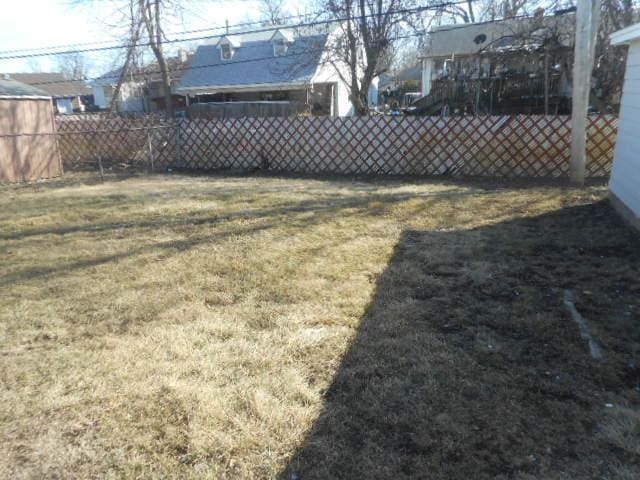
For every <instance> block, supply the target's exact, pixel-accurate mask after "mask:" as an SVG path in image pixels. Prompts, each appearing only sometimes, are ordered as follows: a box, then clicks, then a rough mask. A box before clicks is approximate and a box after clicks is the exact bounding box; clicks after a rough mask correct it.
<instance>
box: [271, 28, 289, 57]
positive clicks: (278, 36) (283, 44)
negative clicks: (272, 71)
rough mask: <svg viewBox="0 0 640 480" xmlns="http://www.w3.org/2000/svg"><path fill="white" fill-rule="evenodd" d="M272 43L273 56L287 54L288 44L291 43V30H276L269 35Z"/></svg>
mask: <svg viewBox="0 0 640 480" xmlns="http://www.w3.org/2000/svg"><path fill="white" fill-rule="evenodd" d="M271 43H272V44H273V56H274V57H282V56H284V55H286V54H287V50H288V48H289V45H291V44H292V43H293V32H291V30H276V31H275V32H274V33H273V35H272V36H271Z"/></svg>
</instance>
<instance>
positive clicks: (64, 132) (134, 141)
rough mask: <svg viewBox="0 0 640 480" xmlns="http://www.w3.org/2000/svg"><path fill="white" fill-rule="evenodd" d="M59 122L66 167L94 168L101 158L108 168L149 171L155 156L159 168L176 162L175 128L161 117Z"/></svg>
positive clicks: (102, 117)
mask: <svg viewBox="0 0 640 480" xmlns="http://www.w3.org/2000/svg"><path fill="white" fill-rule="evenodd" d="M56 123H57V131H58V134H59V135H58V144H59V146H60V151H61V155H62V159H63V162H64V164H65V168H70V169H76V168H92V169H93V168H95V167H96V164H97V162H98V159H100V160H101V161H102V163H103V165H105V166H110V165H115V164H125V165H133V166H140V167H145V168H148V167H150V165H151V157H152V155H153V157H154V163H155V164H157V166H158V168H166V167H167V166H168V165H171V164H173V163H174V159H175V156H176V151H177V146H176V135H175V126H174V124H173V122H166V121H165V120H163V119H161V118H160V117H157V116H153V115H148V116H135V117H134V116H131V117H122V116H111V115H104V114H102V115H96V114H90V115H86V116H85V115H69V116H60V117H58V118H57V122H56ZM150 144H151V148H150ZM150 152H151V153H150Z"/></svg>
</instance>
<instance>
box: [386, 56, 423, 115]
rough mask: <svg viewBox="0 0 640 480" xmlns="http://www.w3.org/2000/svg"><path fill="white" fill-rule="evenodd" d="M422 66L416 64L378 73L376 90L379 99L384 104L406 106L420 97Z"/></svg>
mask: <svg viewBox="0 0 640 480" xmlns="http://www.w3.org/2000/svg"><path fill="white" fill-rule="evenodd" d="M421 80H422V67H421V65H420V64H416V65H414V66H412V67H406V68H403V69H401V70H391V71H390V72H387V73H383V74H382V75H380V82H379V84H378V92H379V93H380V101H381V102H382V103H384V104H385V105H389V106H391V107H394V106H396V105H394V104H397V106H400V107H406V106H407V105H410V104H411V103H412V102H413V101H414V100H415V99H416V98H418V97H420V93H418V92H419V91H420V82H421Z"/></svg>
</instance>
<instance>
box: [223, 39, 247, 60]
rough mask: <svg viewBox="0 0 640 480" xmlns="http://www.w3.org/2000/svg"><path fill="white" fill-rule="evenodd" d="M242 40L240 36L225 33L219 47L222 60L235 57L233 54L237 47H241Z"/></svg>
mask: <svg viewBox="0 0 640 480" xmlns="http://www.w3.org/2000/svg"><path fill="white" fill-rule="evenodd" d="M241 44H242V42H241V41H240V37H238V36H233V37H230V36H228V35H225V36H224V37H222V38H221V39H220V40H219V41H218V49H219V50H220V59H221V60H231V59H232V58H233V54H234V53H235V51H236V49H238V48H240V46H241Z"/></svg>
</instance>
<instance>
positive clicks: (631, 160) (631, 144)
mask: <svg viewBox="0 0 640 480" xmlns="http://www.w3.org/2000/svg"><path fill="white" fill-rule="evenodd" d="M609 189H610V190H611V192H612V193H613V194H614V195H615V196H616V197H617V198H618V200H620V201H621V202H622V203H624V204H625V206H626V207H627V208H628V209H629V210H630V211H631V213H632V215H634V216H635V217H636V219H640V38H638V39H635V40H634V41H633V42H632V43H631V45H630V47H629V56H628V58H627V67H626V74H625V80H624V87H623V93H622V102H621V109H620V124H619V128H618V140H617V143H616V154H615V160H614V163H613V171H612V174H611V180H610V182H609Z"/></svg>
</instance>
